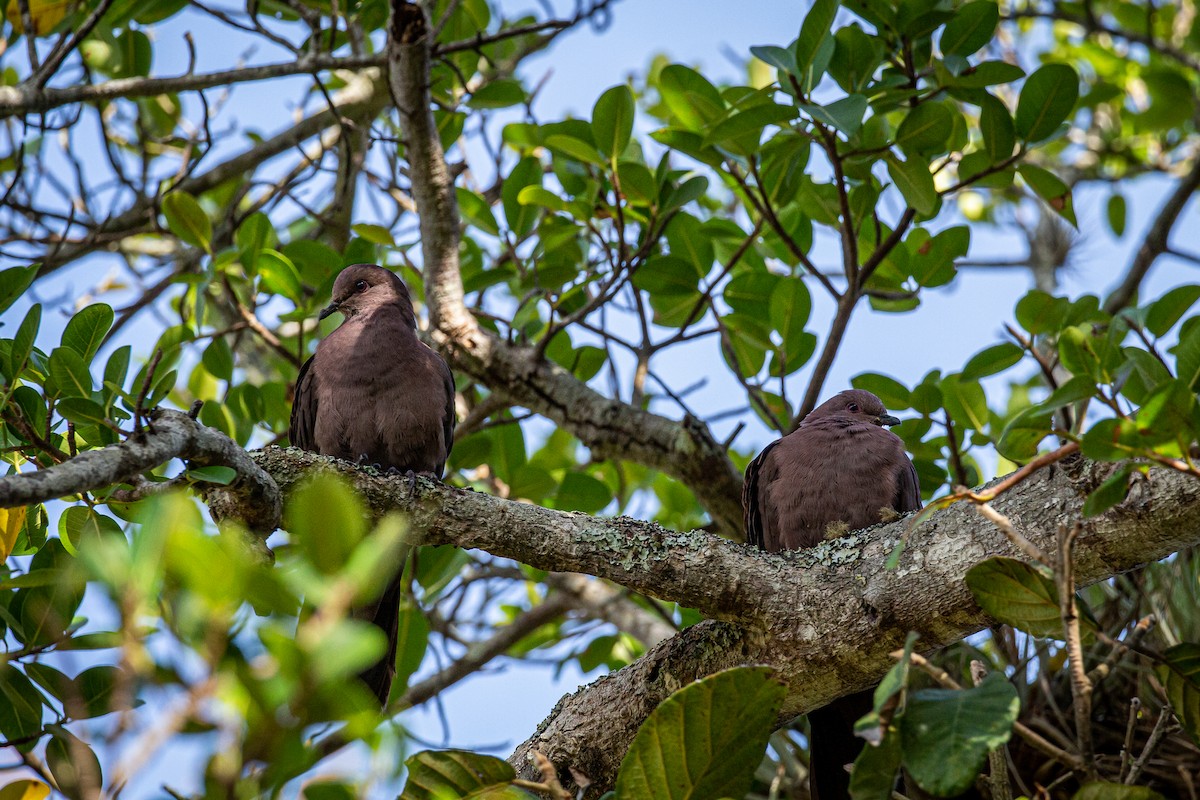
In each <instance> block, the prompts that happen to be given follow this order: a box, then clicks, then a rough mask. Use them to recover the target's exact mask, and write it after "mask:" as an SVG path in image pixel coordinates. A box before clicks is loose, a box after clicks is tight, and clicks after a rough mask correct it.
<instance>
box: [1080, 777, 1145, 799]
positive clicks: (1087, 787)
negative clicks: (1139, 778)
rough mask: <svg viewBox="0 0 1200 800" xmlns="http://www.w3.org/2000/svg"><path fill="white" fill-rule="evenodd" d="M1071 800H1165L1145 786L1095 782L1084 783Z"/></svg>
mask: <svg viewBox="0 0 1200 800" xmlns="http://www.w3.org/2000/svg"><path fill="white" fill-rule="evenodd" d="M1071 800H1166V798H1164V797H1163V796H1162V795H1161V794H1159V793H1158V792H1156V791H1154V790H1153V789H1151V788H1149V787H1147V786H1126V785H1125V784H1123V783H1106V782H1104V781H1095V782H1092V783H1086V784H1084V785H1083V787H1082V788H1081V789H1080V790H1079V791H1078V792H1076V793H1075V794H1074V795H1072V796H1071Z"/></svg>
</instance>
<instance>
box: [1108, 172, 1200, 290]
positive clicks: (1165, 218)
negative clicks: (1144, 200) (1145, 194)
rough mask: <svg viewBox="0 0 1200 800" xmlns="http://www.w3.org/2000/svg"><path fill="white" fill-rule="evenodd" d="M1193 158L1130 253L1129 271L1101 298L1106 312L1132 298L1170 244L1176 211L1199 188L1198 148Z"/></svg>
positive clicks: (1181, 209) (1179, 209)
mask: <svg viewBox="0 0 1200 800" xmlns="http://www.w3.org/2000/svg"><path fill="white" fill-rule="evenodd" d="M1193 158H1194V161H1193V162H1192V168H1191V169H1190V170H1188V172H1187V174H1186V175H1184V176H1183V177H1182V178H1180V179H1179V183H1178V184H1177V185H1176V186H1175V191H1173V192H1171V195H1170V197H1168V198H1167V201H1166V202H1165V203H1163V206H1162V208H1160V209H1159V210H1158V215H1157V216H1155V218H1154V224H1152V225H1151V226H1150V230H1149V231H1147V232H1146V238H1145V239H1143V240H1142V246H1141V247H1139V248H1138V251H1137V255H1136V256H1134V257H1133V263H1132V264H1130V266H1129V271H1128V272H1126V273H1125V277H1124V278H1123V279H1122V280H1121V285H1120V286H1118V287H1117V288H1116V289H1114V290H1113V293H1112V294H1110V295H1109V296H1108V299H1107V300H1105V301H1104V310H1105V311H1107V312H1108V313H1110V314H1115V313H1117V312H1118V311H1120V310H1121V309H1122V308H1124V307H1125V306H1127V305H1129V304H1130V303H1131V302H1132V301H1133V297H1134V295H1135V294H1137V290H1138V287H1139V286H1141V285H1142V279H1143V278H1145V277H1146V273H1147V272H1149V271H1150V267H1151V266H1153V265H1154V262H1155V260H1156V259H1157V258H1158V257H1159V256H1160V255H1162V254H1163V253H1165V252H1167V250H1168V248H1169V246H1170V238H1171V230H1172V229H1173V228H1174V227H1175V223H1176V222H1177V221H1178V220H1179V215H1180V214H1182V213H1183V209H1184V207H1186V206H1187V204H1188V201H1189V200H1191V199H1192V195H1194V194H1195V193H1196V189H1197V188H1200V152H1197V153H1194V154H1193Z"/></svg>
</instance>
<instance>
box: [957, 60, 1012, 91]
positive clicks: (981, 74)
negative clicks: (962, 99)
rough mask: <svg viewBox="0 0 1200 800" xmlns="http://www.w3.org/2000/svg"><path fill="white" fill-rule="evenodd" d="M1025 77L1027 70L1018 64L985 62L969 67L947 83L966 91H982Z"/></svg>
mask: <svg viewBox="0 0 1200 800" xmlns="http://www.w3.org/2000/svg"><path fill="white" fill-rule="evenodd" d="M1024 76H1025V70H1023V69H1021V68H1020V67H1018V66H1017V65H1016V64H1009V63H1008V62H1007V61H984V62H981V63H979V64H976V65H975V66H974V67H968V68H967V69H965V70H963V71H962V72H961V73H960V74H958V75H956V76H951V77H950V78H949V79H948V80H947V81H946V83H947V84H948V85H950V86H960V87H962V88H964V89H982V88H983V87H985V86H996V85H998V84H1002V83H1012V82H1013V81H1015V80H1017V79H1019V78H1022V77H1024Z"/></svg>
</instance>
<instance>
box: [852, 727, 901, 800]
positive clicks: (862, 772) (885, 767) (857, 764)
mask: <svg viewBox="0 0 1200 800" xmlns="http://www.w3.org/2000/svg"><path fill="white" fill-rule="evenodd" d="M901 756H902V752H901V749H900V737H899V736H898V735H896V734H895V733H892V734H890V735H888V736H885V737H884V738H883V741H882V742H880V743H879V744H878V745H867V746H866V747H864V748H863V749H862V751H861V752H860V753H859V754H858V758H856V759H854V769H853V770H852V771H851V773H850V797H851V800H892V791H893V789H894V788H895V786H896V773H897V772H899V771H900V762H901Z"/></svg>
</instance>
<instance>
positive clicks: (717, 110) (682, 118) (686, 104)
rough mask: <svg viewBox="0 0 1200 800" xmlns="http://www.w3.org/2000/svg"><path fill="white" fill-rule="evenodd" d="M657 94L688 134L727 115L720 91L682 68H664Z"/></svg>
mask: <svg viewBox="0 0 1200 800" xmlns="http://www.w3.org/2000/svg"><path fill="white" fill-rule="evenodd" d="M658 91H659V93H660V94H661V95H662V98H663V101H664V102H665V103H666V104H667V107H668V108H670V109H671V113H672V114H674V115H675V117H676V119H678V120H679V122H680V123H681V124H682V125H683V126H684V127H685V128H687V129H689V130H693V131H700V130H703V129H704V128H705V127H707V126H708V125H709V123H712V122H715V121H716V120H718V119H720V118H721V117H722V116H724V115H725V101H724V100H722V99H721V93H720V92H718V91H717V87H715V86H713V85H712V84H711V83H709V82H708V79H707V78H705V77H704V76H703V75H701V74H700V73H699V72H696V70H694V69H691V68H690V67H685V66H683V65H682V64H671V65H669V66H667V67H664V68H663V71H662V72H661V73H659V76H658ZM547 146H549V141H547Z"/></svg>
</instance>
